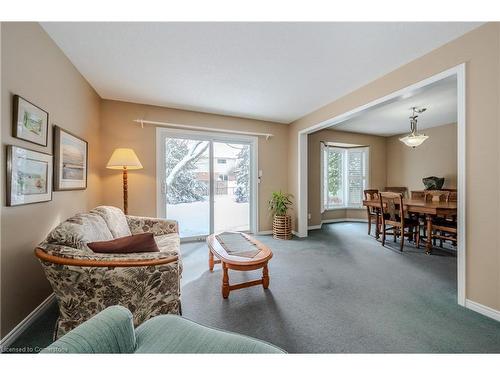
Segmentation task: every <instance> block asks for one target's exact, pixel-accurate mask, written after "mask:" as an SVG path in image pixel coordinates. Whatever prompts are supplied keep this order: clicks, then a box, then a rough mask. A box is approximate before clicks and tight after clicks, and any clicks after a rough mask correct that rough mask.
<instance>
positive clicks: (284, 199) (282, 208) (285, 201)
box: [269, 191, 293, 216]
mask: <svg viewBox="0 0 500 375" xmlns="http://www.w3.org/2000/svg"><path fill="white" fill-rule="evenodd" d="M290 198H293V195H292V194H289V193H283V192H281V191H274V192H273V195H272V198H271V200H270V201H269V209H270V210H271V211H272V213H273V214H274V215H277V216H283V215H286V213H287V211H288V209H289V208H290V206H291V205H292V201H291V200H290Z"/></svg>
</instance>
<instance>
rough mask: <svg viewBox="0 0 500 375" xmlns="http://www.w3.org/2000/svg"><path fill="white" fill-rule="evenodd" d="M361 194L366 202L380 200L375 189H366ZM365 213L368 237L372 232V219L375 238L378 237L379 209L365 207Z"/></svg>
mask: <svg viewBox="0 0 500 375" xmlns="http://www.w3.org/2000/svg"><path fill="white" fill-rule="evenodd" d="M363 194H364V195H365V200H367V201H375V200H377V201H378V200H380V198H379V196H378V190H377V189H367V190H363ZM366 213H367V215H368V235H370V233H371V230H372V219H375V237H377V238H378V237H379V233H380V231H379V229H380V208H378V207H368V206H366Z"/></svg>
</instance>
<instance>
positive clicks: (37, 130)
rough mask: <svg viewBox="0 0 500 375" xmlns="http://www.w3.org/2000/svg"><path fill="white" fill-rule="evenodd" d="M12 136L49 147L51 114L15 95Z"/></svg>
mask: <svg viewBox="0 0 500 375" xmlns="http://www.w3.org/2000/svg"><path fill="white" fill-rule="evenodd" d="M13 101H14V113H13V116H12V119H13V121H12V135H13V136H14V137H15V138H19V139H22V140H24V141H27V142H31V143H34V144H37V145H41V146H45V147H47V141H48V133H49V113H48V112H47V111H44V110H43V109H42V108H40V107H38V106H36V105H35V104H33V103H31V102H29V101H28V100H26V99H24V98H23V97H21V96H19V95H14V98H13Z"/></svg>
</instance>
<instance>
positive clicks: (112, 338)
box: [42, 306, 284, 354]
mask: <svg viewBox="0 0 500 375" xmlns="http://www.w3.org/2000/svg"><path fill="white" fill-rule="evenodd" d="M42 353H129V354H130V353H284V351H283V350H281V349H280V348H278V347H276V346H274V345H271V344H268V343H266V342H264V341H260V340H257V339H254V338H251V337H247V336H243V335H239V334H235V333H230V332H225V331H221V330H217V329H213V328H208V327H205V326H202V325H200V324H198V323H195V322H192V321H190V320H188V319H185V318H182V317H180V316H178V315H171V314H169V315H159V316H156V317H154V318H151V319H149V320H147V321H146V322H144V323H142V324H141V325H140V326H139V327H137V328H136V329H134V324H133V317H132V313H131V312H130V311H129V310H127V309H126V308H125V307H122V306H111V307H108V308H106V309H105V310H103V311H101V312H100V313H98V314H97V315H95V316H94V317H92V318H90V319H89V320H88V321H86V322H84V323H82V324H81V325H79V326H78V327H76V328H75V329H73V330H72V331H70V332H69V333H67V334H66V335H64V336H63V337H61V338H60V339H59V340H57V341H56V342H54V343H53V344H52V345H50V346H49V347H47V348H45V349H44V350H43V351H42Z"/></svg>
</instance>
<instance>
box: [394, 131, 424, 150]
mask: <svg viewBox="0 0 500 375" xmlns="http://www.w3.org/2000/svg"><path fill="white" fill-rule="evenodd" d="M427 138H429V136H428V135H425V134H410V135H407V136H406V137H403V138H399V140H400V141H401V142H403V143H404V144H405V145H407V146H408V147H413V148H415V147H418V146H420V145H421V144H422V143H424V142H425V140H426V139H427Z"/></svg>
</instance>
